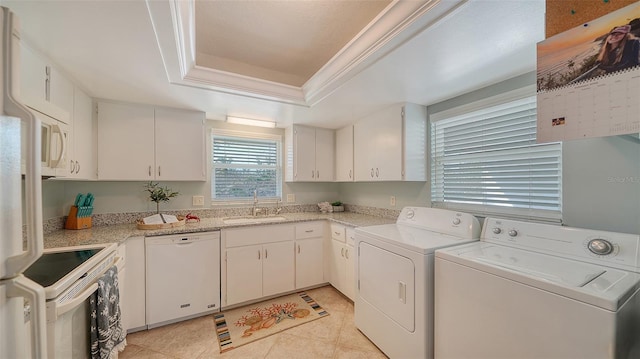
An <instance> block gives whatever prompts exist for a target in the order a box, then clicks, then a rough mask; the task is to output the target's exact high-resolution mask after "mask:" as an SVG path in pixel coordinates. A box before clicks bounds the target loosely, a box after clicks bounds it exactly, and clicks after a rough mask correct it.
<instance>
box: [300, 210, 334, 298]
mask: <svg viewBox="0 0 640 359" xmlns="http://www.w3.org/2000/svg"><path fill="white" fill-rule="evenodd" d="M325 225H326V222H324V221H322V222H309V223H301V224H297V225H296V248H295V250H296V289H301V288H306V287H311V286H314V285H318V284H322V283H323V282H324V281H325V280H324V227H325Z"/></svg>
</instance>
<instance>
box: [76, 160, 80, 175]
mask: <svg viewBox="0 0 640 359" xmlns="http://www.w3.org/2000/svg"><path fill="white" fill-rule="evenodd" d="M79 172H80V162H78V161H76V174H77V173H79Z"/></svg>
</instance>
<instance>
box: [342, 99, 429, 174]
mask: <svg viewBox="0 0 640 359" xmlns="http://www.w3.org/2000/svg"><path fill="white" fill-rule="evenodd" d="M353 131H354V134H353V141H354V145H353V146H354V147H353V162H354V171H355V181H426V179H427V177H426V176H427V171H426V168H427V167H426V166H427V161H426V148H427V112H426V108H425V107H424V106H421V105H416V104H409V103H406V104H400V105H395V106H391V107H388V108H386V109H383V110H382V111H379V112H377V113H375V114H373V115H370V116H368V117H365V118H363V119H361V120H359V121H358V122H356V124H355V125H354V129H353Z"/></svg>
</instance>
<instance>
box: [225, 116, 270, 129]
mask: <svg viewBox="0 0 640 359" xmlns="http://www.w3.org/2000/svg"><path fill="white" fill-rule="evenodd" d="M227 122H229V123H235V124H238V125H247V126H259V127H269V128H275V127H276V123H275V122H272V121H264V120H254V119H252V118H243V117H234V116H227Z"/></svg>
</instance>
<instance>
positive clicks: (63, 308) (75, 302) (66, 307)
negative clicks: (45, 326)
mask: <svg viewBox="0 0 640 359" xmlns="http://www.w3.org/2000/svg"><path fill="white" fill-rule="evenodd" d="M96 290H98V283H93V284H92V285H91V286H89V288H87V289H85V290H84V292H82V293H80V294H78V296H77V297H75V298H73V299H72V300H70V301H68V302H67V303H64V304H62V305H60V306H58V307H56V318H58V317H60V316H62V315H63V314H64V313H66V312H68V311H70V310H72V309H74V308H75V307H77V306H79V305H80V304H81V303H82V302H84V301H85V300H87V298H89V296H90V295H91V294H93V292H95V291H96Z"/></svg>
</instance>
